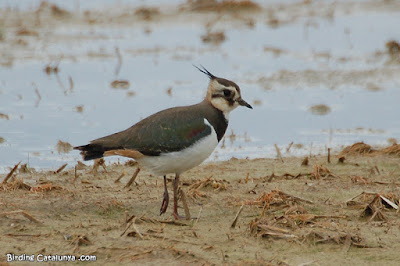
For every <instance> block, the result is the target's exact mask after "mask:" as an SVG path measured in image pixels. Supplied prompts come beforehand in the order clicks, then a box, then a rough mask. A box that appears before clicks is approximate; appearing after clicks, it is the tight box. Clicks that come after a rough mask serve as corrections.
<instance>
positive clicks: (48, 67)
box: [44, 64, 59, 75]
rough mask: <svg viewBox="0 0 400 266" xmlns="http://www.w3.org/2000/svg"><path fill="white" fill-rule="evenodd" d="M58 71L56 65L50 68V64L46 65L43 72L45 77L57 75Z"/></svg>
mask: <svg viewBox="0 0 400 266" xmlns="http://www.w3.org/2000/svg"><path fill="white" fill-rule="evenodd" d="M58 71H59V68H58V64H56V65H55V66H51V65H50V64H48V65H46V66H45V67H44V72H46V74H47V75H51V74H53V73H54V74H57V73H58Z"/></svg>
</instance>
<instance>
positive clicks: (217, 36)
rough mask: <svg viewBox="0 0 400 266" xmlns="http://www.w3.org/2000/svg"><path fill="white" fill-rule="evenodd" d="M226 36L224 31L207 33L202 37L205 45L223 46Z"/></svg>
mask: <svg viewBox="0 0 400 266" xmlns="http://www.w3.org/2000/svg"><path fill="white" fill-rule="evenodd" d="M225 39H226V36H225V33H224V32H223V31H217V32H211V31H207V33H206V34H204V35H202V36H201V40H202V41H203V42H204V43H211V44H221V43H222V42H223V41H225Z"/></svg>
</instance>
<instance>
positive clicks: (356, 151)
mask: <svg viewBox="0 0 400 266" xmlns="http://www.w3.org/2000/svg"><path fill="white" fill-rule="evenodd" d="M345 155H392V156H396V157H400V144H393V145H391V146H389V147H386V148H382V149H373V148H372V147H371V145H368V144H365V143H364V142H357V143H354V144H353V145H351V146H347V147H345V148H344V149H343V150H342V151H341V152H340V154H339V156H340V157H341V156H345Z"/></svg>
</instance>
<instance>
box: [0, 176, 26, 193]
mask: <svg viewBox="0 0 400 266" xmlns="http://www.w3.org/2000/svg"><path fill="white" fill-rule="evenodd" d="M2 188H3V189H4V190H5V191H14V190H30V189H31V186H30V185H28V184H25V183H24V181H23V180H22V179H19V178H16V179H13V180H11V181H10V182H8V183H6V184H4V185H2Z"/></svg>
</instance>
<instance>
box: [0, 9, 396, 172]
mask: <svg viewBox="0 0 400 266" xmlns="http://www.w3.org/2000/svg"><path fill="white" fill-rule="evenodd" d="M84 2H85V1H82V3H81V6H80V8H82V9H83V8H85V6H84V4H83V3H84ZM121 2H124V3H123V4H129V3H131V2H129V1H121ZM153 2H157V1H153ZM159 2H161V1H159ZM35 4H37V2H35V1H25V2H24V1H22V2H21V6H20V7H21V9H24V8H26V9H29V7H31V6H35ZM4 5H5V6H7V5H11V4H10V2H7V3H6V4H4V3H3V6H2V7H4ZM13 5H14V4H13ZM73 8H74V7H71V9H72V10H73ZM87 8H89V7H87ZM310 21H312V25H314V26H310V27H309V26H307V25H310ZM141 25H142V24H141ZM397 25H400V16H398V13H391V12H387V13H383V12H377V13H372V12H358V11H355V12H353V13H350V14H347V15H342V16H335V17H334V18H333V19H326V18H315V17H313V18H301V19H299V20H297V21H295V22H293V23H288V24H284V25H281V26H279V27H277V28H271V27H269V26H268V24H266V23H264V21H263V20H260V21H257V23H256V24H255V27H254V28H249V27H238V28H237V27H232V26H229V25H228V24H227V25H220V26H219V27H220V28H221V29H223V30H224V31H225V34H226V36H227V40H226V41H225V42H223V43H222V44H221V45H216V46H215V45H209V44H204V43H203V42H202V41H201V38H200V36H201V35H203V34H204V32H205V30H204V25H203V24H202V23H196V22H193V21H189V22H188V23H173V22H169V23H161V24H159V25H157V26H154V24H150V26H149V28H151V32H150V33H149V34H147V33H145V32H144V30H143V27H142V26H136V27H135V26H132V25H122V26H120V27H115V25H114V26H113V25H110V26H104V25H101V26H96V25H89V26H85V25H83V26H79V27H77V26H76V25H73V24H68V25H65V26H63V27H58V28H57V30H56V36H57V37H58V38H56V41H54V42H53V41H50V42H49V40H48V39H47V40H44V39H41V38H37V39H35V38H30V37H27V39H28V43H29V44H28V48H29V49H26V50H25V51H24V53H21V52H20V51H18V53H17V52H15V53H14V54H13V57H14V61H13V64H12V66H1V67H0V113H4V114H7V115H8V116H9V120H6V119H0V137H3V138H4V139H5V142H4V143H2V144H0V170H1V171H3V172H4V171H8V170H7V167H9V166H12V165H14V164H15V163H17V162H19V161H23V163H27V162H28V163H29V165H30V166H31V167H34V168H53V169H54V168H56V167H59V166H60V165H61V164H63V163H70V165H72V164H73V163H74V162H75V161H76V160H78V159H80V156H79V154H78V152H76V151H72V152H70V153H68V154H58V152H57V151H56V144H57V142H58V141H59V140H62V141H67V142H69V143H71V144H72V145H82V144H86V143H87V142H88V141H90V140H92V139H95V138H98V137H102V136H104V135H107V134H111V133H114V132H116V131H119V130H123V129H125V128H127V127H129V126H131V125H132V124H134V123H136V122H138V121H139V120H140V119H142V118H144V117H146V116H148V115H150V114H152V113H154V112H156V111H159V110H162V109H165V108H168V107H172V106H178V105H189V104H193V103H197V102H199V101H201V100H202V98H203V96H204V94H205V91H206V87H207V82H208V80H207V77H206V76H204V75H203V74H201V73H200V72H198V71H197V70H196V69H195V68H194V67H192V63H193V64H202V65H204V66H205V67H206V68H207V69H209V70H210V72H212V73H214V74H215V75H217V76H221V77H226V78H228V79H232V80H234V81H235V82H237V83H238V85H239V86H240V87H241V89H242V96H243V98H244V99H245V100H247V101H248V102H249V103H251V104H252V105H253V107H254V109H253V110H250V109H247V108H238V109H237V110H235V111H234V112H232V113H231V115H230V125H229V128H228V131H227V135H232V134H231V131H233V132H234V135H236V138H235V140H234V141H233V142H231V139H233V135H232V137H231V138H227V139H226V141H225V145H224V147H221V145H220V146H219V147H218V148H217V150H216V152H215V153H214V154H213V155H212V157H211V158H210V159H228V158H230V157H232V156H234V157H240V158H245V157H249V158H254V157H273V156H275V155H276V151H275V148H274V144H277V145H278V146H279V147H280V148H281V150H282V152H283V153H284V152H285V148H286V147H287V146H288V144H289V143H291V142H294V143H298V144H302V145H303V147H302V148H297V149H296V148H291V153H290V154H292V155H304V154H309V153H313V154H315V153H323V152H326V149H327V148H328V147H331V148H334V149H338V148H340V147H341V146H343V145H348V144H351V143H354V142H356V141H365V142H368V143H370V144H387V139H388V138H397V139H398V138H399V135H400V119H398V116H399V114H400V107H399V104H398V103H399V100H400V90H399V86H400V78H399V75H394V74H393V73H396V71H397V73H399V72H398V71H399V70H400V64H389V63H388V62H390V58H389V56H388V55H385V54H383V55H382V54H381V55H379V53H378V55H377V53H376V52H377V51H384V50H385V42H387V41H388V40H390V39H392V38H394V37H396V36H397V37H398V27H397ZM6 31H7V29H6ZM79 36H81V37H79ZM82 36H86V37H85V38H83V37H82ZM87 36H89V37H87ZM60 38H61V39H62V41H60ZM50 40H51V39H50ZM183 40H184V41H183ZM4 45H5V44H2V43H1V42H0V46H3V47H4ZM116 47H118V48H119V50H120V51H121V55H122V58H123V61H122V66H121V69H120V72H119V74H118V76H116V74H115V72H116V66H117V61H118V60H117V56H116V54H115V48H116ZM264 47H275V48H279V49H281V53H280V54H279V55H276V54H274V53H271V52H268V51H265V50H264ZM11 51H12V50H11ZM60 55H63V58H62V59H60V60H61V61H60V64H59V69H60V71H59V73H58V75H54V74H51V75H47V74H46V73H45V72H44V71H43V69H44V67H45V66H46V65H47V64H48V63H52V64H55V60H52V59H50V58H53V57H54V56H58V57H60ZM382 69H383V70H382ZM368 70H370V71H372V74H371V73H369V72H366V71H368ZM282 71H286V72H282ZM307 71H311V72H312V73H316V74H315V76H311V77H308V76H307V75H308V74H307V73H308V72H307ZM363 71H364V72H363ZM379 71H383V72H379ZM375 72H377V74H374V73H375ZM282 73H283V74H285V73H286V75H287V76H282V75H281V74H282ZM295 73H300V74H297V75H294V74H295ZM302 73H303V74H304V75H303V74H302ZM352 73H355V74H354V80H353V79H352V78H351V77H352V75H353V74H352ZM279 75H281V76H279ZM325 75H326V77H327V80H324V79H322V80H318V77H321V76H323V77H325ZM363 75H364V76H363ZM349 77H350V78H349ZM69 78H71V79H72V81H73V88H72V89H71V88H70V83H69ZM116 78H118V79H125V80H128V81H129V82H130V88H129V89H114V88H111V86H110V83H111V82H112V81H113V80H115V79H116ZM260 78H264V80H265V81H264V82H259V79H260ZM369 83H372V84H373V85H376V86H377V87H378V88H379V89H378V90H377V91H370V90H367V89H366V87H368V86H367V85H368V84H369ZM264 87H266V88H267V89H265V88H264ZM35 88H37V90H38V92H39V94H40V97H41V99H39V97H38V95H37V93H36V92H35ZM168 88H172V95H169V94H167V89H168ZM128 92H134V96H131V97H130V96H128ZM254 101H256V103H257V102H258V103H259V104H254ZM316 104H325V105H327V106H329V107H330V108H331V112H330V113H328V114H327V115H323V116H319V115H314V114H312V113H311V112H310V111H309V108H310V107H311V106H312V105H316ZM77 106H82V107H83V111H82V112H77V110H76V107H77ZM115 160H117V159H116V158H115Z"/></svg>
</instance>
